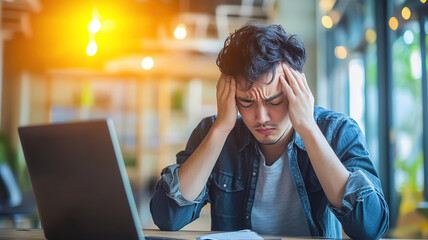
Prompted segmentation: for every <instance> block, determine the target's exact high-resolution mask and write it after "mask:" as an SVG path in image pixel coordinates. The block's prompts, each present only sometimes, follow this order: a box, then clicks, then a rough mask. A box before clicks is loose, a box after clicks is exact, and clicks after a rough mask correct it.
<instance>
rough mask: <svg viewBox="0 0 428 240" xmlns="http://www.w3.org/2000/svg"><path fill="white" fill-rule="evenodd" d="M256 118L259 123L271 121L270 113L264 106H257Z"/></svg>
mask: <svg viewBox="0 0 428 240" xmlns="http://www.w3.org/2000/svg"><path fill="white" fill-rule="evenodd" d="M255 117H256V121H257V122H258V123H265V122H269V120H270V116H269V112H268V110H267V109H266V107H265V106H264V104H257V107H256V116H255Z"/></svg>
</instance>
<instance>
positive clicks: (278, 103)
mask: <svg viewBox="0 0 428 240" xmlns="http://www.w3.org/2000/svg"><path fill="white" fill-rule="evenodd" d="M281 103H282V100H281V101H279V102H269V104H270V105H272V106H278V105H280V104H281Z"/></svg>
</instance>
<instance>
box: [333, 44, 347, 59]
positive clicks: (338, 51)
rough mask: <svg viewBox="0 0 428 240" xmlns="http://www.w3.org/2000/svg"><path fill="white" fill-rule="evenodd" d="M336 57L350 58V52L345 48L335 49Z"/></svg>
mask: <svg viewBox="0 0 428 240" xmlns="http://www.w3.org/2000/svg"><path fill="white" fill-rule="evenodd" d="M334 55H336V57H337V58H339V59H345V58H346V57H347V56H348V50H346V48H345V47H344V46H337V47H336V48H335V49H334Z"/></svg>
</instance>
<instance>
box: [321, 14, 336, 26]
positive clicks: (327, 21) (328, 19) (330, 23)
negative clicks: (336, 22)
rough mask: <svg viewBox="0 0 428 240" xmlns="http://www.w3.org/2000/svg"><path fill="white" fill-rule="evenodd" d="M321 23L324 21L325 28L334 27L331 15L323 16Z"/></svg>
mask: <svg viewBox="0 0 428 240" xmlns="http://www.w3.org/2000/svg"><path fill="white" fill-rule="evenodd" d="M321 23H322V25H323V26H324V27H325V28H327V29H328V28H332V27H333V20H331V17H330V16H328V15H326V16H323V17H322V18H321Z"/></svg>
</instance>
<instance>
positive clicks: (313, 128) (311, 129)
mask: <svg viewBox="0 0 428 240" xmlns="http://www.w3.org/2000/svg"><path fill="white" fill-rule="evenodd" d="M319 131H320V129H319V127H318V125H317V123H316V122H315V121H311V122H310V123H308V124H306V125H305V126H304V127H302V128H301V131H300V132H299V134H300V136H302V137H304V136H310V135H313V134H316V133H318V132H319Z"/></svg>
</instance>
